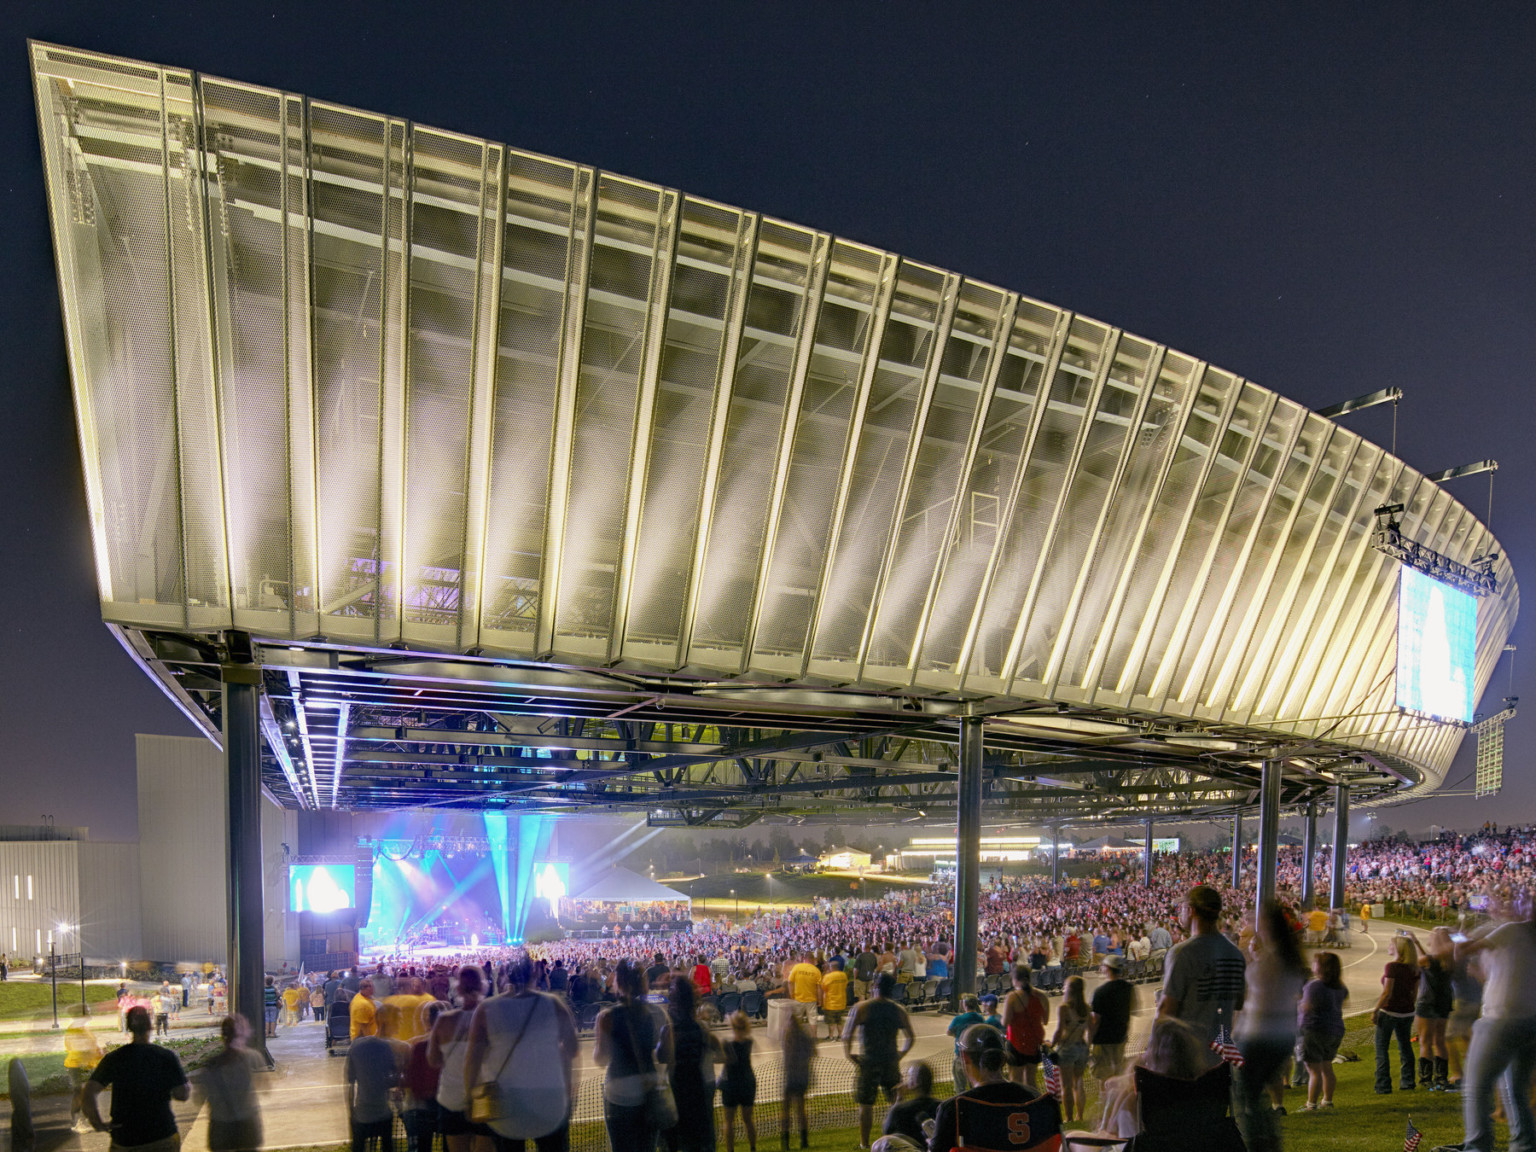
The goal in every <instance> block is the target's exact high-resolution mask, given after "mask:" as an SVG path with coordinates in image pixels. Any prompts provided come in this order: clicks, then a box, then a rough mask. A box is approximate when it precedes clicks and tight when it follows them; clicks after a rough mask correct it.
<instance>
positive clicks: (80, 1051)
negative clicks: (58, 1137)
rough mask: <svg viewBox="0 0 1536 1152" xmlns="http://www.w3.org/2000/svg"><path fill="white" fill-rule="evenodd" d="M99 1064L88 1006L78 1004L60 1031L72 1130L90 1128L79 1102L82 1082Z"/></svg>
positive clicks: (82, 1130) (98, 1053)
mask: <svg viewBox="0 0 1536 1152" xmlns="http://www.w3.org/2000/svg"><path fill="white" fill-rule="evenodd" d="M100 1063H101V1045H100V1044H98V1043H96V1037H95V1035H94V1034H93V1033H92V1032H91V1009H90V1006H89V1005H87V1004H81V1005H79V1012H78V1014H77V1015H76V1016H75V1018H74V1020H73V1021H71V1023H70V1025H69V1027H68V1028H66V1029H65V1030H64V1071H65V1072H66V1073H67V1074H68V1076H69V1088H70V1096H69V1122H70V1127H71V1128H73V1129H74V1130H75V1131H76V1132H89V1131H90V1130H91V1126H90V1125H89V1124H88V1123H86V1120H85V1113H84V1112H83V1110H82V1101H83V1100H84V1097H85V1084H86V1081H88V1080H89V1079H90V1078H91V1073H92V1072H94V1071H96V1065H98V1064H100Z"/></svg>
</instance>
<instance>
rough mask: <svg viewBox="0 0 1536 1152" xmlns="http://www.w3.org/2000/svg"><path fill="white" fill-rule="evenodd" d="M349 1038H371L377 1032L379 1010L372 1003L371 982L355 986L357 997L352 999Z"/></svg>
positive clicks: (365, 981) (367, 981)
mask: <svg viewBox="0 0 1536 1152" xmlns="http://www.w3.org/2000/svg"><path fill="white" fill-rule="evenodd" d="M350 1015H351V1018H352V1028H351V1036H352V1039H354V1040H356V1039H357V1038H358V1037H359V1036H373V1035H376V1034H377V1033H378V1030H379V1022H378V1021H379V1010H378V1006H377V1005H375V1004H374V1002H373V981H372V980H364V981H363V982H362V983H361V984H359V985H358V986H357V995H356V996H354V997H352V1008H351V1012H350Z"/></svg>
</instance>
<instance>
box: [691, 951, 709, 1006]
mask: <svg viewBox="0 0 1536 1152" xmlns="http://www.w3.org/2000/svg"><path fill="white" fill-rule="evenodd" d="M713 976H714V974H713V973H712V972H711V971H710V969H709V964H708V963H707V962H706V961H705V959H704V954H703V953H702V952H701V953H700V954H699V958H698V959H697V960H696V961H695V962H694V965H693V986H694V989H695V991H697V992H698V994H699V995H700V996H708V995H709V993H710V991H711V990H712V989H713V987H714V979H713Z"/></svg>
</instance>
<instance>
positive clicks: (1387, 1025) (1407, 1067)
mask: <svg viewBox="0 0 1536 1152" xmlns="http://www.w3.org/2000/svg"><path fill="white" fill-rule="evenodd" d="M1393 949H1394V959H1393V960H1392V961H1391V963H1389V964H1388V965H1387V966H1386V969H1385V970H1384V971H1383V972H1382V974H1381V995H1380V996H1379V997H1377V999H1376V1007H1375V1009H1374V1010H1373V1011H1372V1012H1371V1022H1372V1023H1373V1024H1375V1025H1376V1094H1377V1095H1378V1096H1387V1095H1390V1094H1391V1092H1392V1060H1391V1048H1392V1038H1393V1037H1394V1036H1395V1037H1396V1038H1397V1052H1398V1057H1399V1063H1400V1064H1401V1066H1402V1081H1401V1083H1402V1088H1403V1091H1404V1092H1412V1091H1413V1046H1412V1044H1411V1043H1410V1041H1409V1036H1410V1035H1411V1034H1412V1031H1413V1005H1414V1000H1415V994H1416V993H1417V991H1418V987H1419V970H1418V959H1419V957H1418V949H1416V948H1415V947H1414V945H1413V939H1412V938H1411V937H1408V936H1398V937H1396V938H1395V940H1394V941H1393Z"/></svg>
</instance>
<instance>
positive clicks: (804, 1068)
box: [779, 972, 842, 1148]
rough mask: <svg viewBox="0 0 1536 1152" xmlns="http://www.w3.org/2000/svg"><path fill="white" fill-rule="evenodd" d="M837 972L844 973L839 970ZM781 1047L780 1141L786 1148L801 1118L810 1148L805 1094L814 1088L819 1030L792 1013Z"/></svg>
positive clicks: (804, 1145) (802, 1141) (803, 1144)
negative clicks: (811, 1027) (812, 1085)
mask: <svg viewBox="0 0 1536 1152" xmlns="http://www.w3.org/2000/svg"><path fill="white" fill-rule="evenodd" d="M828 975H829V976H830V975H832V973H830V972H829V973H828ZM837 975H842V973H841V972H838V973H837ZM839 1020H841V1014H839ZM781 1047H782V1050H783V1060H784V1101H783V1103H782V1104H781V1105H780V1109H779V1111H780V1115H781V1116H782V1117H783V1124H782V1126H781V1128H780V1132H779V1141H780V1144H781V1145H782V1146H783V1147H784V1148H788V1147H789V1127H790V1124H791V1122H794V1121H798V1122H799V1129H800V1147H802V1148H809V1147H810V1146H811V1136H810V1125H809V1124H808V1123H807V1122H806V1118H805V1097H806V1093H808V1092H809V1091H810V1090H811V1062H812V1061H813V1060H815V1059H816V1033H815V1031H814V1030H813V1029H810V1028H807V1027H806V1026H805V1024H804V1022H803V1021H801V1020H800V1018H799V1017H798V1016H791V1017H790V1018H789V1019H788V1020H786V1021H785V1023H784V1037H783V1040H782V1041H781Z"/></svg>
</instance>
